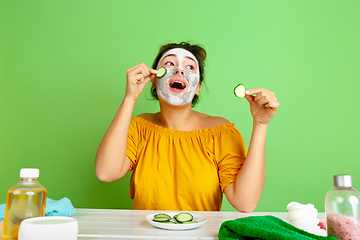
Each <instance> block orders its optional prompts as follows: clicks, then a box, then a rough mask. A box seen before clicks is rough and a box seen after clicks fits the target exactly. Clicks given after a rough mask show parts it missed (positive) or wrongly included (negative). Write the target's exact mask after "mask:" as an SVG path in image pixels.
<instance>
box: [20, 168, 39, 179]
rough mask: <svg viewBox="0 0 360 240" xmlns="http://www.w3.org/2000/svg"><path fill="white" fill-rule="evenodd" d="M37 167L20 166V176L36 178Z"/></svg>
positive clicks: (37, 175) (37, 174) (37, 173)
mask: <svg viewBox="0 0 360 240" xmlns="http://www.w3.org/2000/svg"><path fill="white" fill-rule="evenodd" d="M39 173H40V171H39V169H37V168H22V169H21V170H20V178H38V177H39Z"/></svg>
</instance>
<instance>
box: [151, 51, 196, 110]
mask: <svg viewBox="0 0 360 240" xmlns="http://www.w3.org/2000/svg"><path fill="white" fill-rule="evenodd" d="M170 54H174V55H176V57H177V61H178V64H177V66H172V67H169V66H165V67H166V68H167V73H166V75H165V76H163V77H162V78H157V79H156V83H155V84H156V92H157V94H158V96H160V97H161V98H162V99H164V100H165V101H166V102H168V103H169V104H171V105H173V106H179V105H183V104H186V103H189V102H191V101H192V99H193V98H194V95H195V92H196V89H197V87H198V85H199V82H200V73H199V63H198V60H197V59H196V57H195V56H194V55H193V54H192V53H191V52H189V51H187V50H185V49H182V48H174V49H171V50H169V51H167V52H166V53H164V55H163V56H162V57H161V59H160V61H159V63H158V66H157V68H159V67H160V64H161V62H162V60H163V59H164V58H165V57H166V56H169V55H170ZM187 57H190V58H192V59H193V60H194V61H195V62H196V69H197V70H196V73H192V72H190V71H188V69H187V68H184V67H183V66H182V63H183V61H184V60H185V59H187ZM177 70H180V71H181V70H182V71H183V72H184V74H183V75H182V74H180V73H176V71H177ZM174 77H179V78H182V79H184V80H185V81H186V86H187V87H186V88H185V90H183V91H181V92H176V91H173V90H171V88H170V86H169V84H170V82H171V81H172V79H173V78H174Z"/></svg>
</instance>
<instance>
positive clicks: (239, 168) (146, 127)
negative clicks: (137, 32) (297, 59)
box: [95, 42, 279, 212]
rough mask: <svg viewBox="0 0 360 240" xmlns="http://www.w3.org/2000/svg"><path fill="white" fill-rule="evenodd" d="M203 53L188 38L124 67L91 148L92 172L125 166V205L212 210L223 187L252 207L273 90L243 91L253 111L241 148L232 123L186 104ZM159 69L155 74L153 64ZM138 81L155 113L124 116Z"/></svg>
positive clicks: (274, 104)
mask: <svg viewBox="0 0 360 240" xmlns="http://www.w3.org/2000/svg"><path fill="white" fill-rule="evenodd" d="M205 57H206V52H205V50H204V49H203V48H201V47H200V46H198V45H191V44H189V43H184V42H182V43H180V44H168V45H164V46H162V47H161V49H160V52H159V54H158V56H157V57H156V59H155V61H154V64H153V68H150V67H148V66H146V65H145V64H144V63H141V64H139V65H136V66H134V67H132V68H130V69H128V70H127V85H126V94H125V97H124V99H123V101H122V103H121V105H120V107H119V109H118V111H117V113H116V115H115V117H114V119H113V121H112V123H111V124H110V126H109V129H108V130H107V132H106V134H105V135H104V137H103V139H102V141H101V143H100V146H99V148H98V151H97V155H96V161H95V172H96V175H97V177H98V179H99V180H101V181H104V182H112V181H116V180H118V179H120V178H122V177H123V176H124V175H125V174H126V173H127V172H130V171H133V172H132V176H131V182H130V197H131V198H133V199H134V201H133V209H157V210H180V211H183V210H184V211H185V210H187V211H196V210H199V211H207V210H208V211H216V210H217V211H219V210H220V209H221V204H222V197H223V193H225V195H226V197H227V199H228V201H229V202H230V203H231V205H232V206H233V207H234V208H236V209H237V210H239V211H242V212H251V211H253V210H254V209H255V207H256V205H257V203H258V201H259V199H260V196H261V193H262V190H263V187H264V182H265V136H266V131H267V125H268V123H269V121H270V120H271V119H272V117H273V116H274V115H275V113H276V111H277V109H278V107H279V103H278V101H277V99H276V97H275V94H274V93H273V92H270V91H269V90H266V89H262V88H258V89H251V90H248V91H247V92H246V99H247V100H248V102H249V104H250V109H251V114H252V117H253V132H252V137H251V140H250V144H249V148H248V151H246V147H245V144H244V141H243V138H242V136H241V134H240V133H239V132H238V131H237V130H236V129H235V127H234V124H233V123H230V122H229V121H228V120H226V119H225V118H222V117H214V116H209V115H206V114H203V113H200V112H197V111H194V110H193V109H192V106H193V105H194V104H195V103H196V101H197V99H198V95H199V90H200V87H201V84H202V82H203V74H204V67H203V62H204V60H205ZM161 66H163V67H165V68H166V69H167V73H166V75H165V76H163V77H161V78H157V77H156V73H157V71H156V70H154V69H158V68H159V67H161ZM146 84H152V88H151V91H152V94H153V95H154V96H155V97H156V98H158V99H159V104H160V112H158V113H144V114H140V115H139V116H137V117H134V118H132V119H131V116H132V111H133V108H134V105H135V102H136V100H137V99H138V97H139V95H140V94H141V92H142V91H143V89H144V87H145V86H146Z"/></svg>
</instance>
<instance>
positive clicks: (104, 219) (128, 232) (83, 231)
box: [72, 209, 324, 240]
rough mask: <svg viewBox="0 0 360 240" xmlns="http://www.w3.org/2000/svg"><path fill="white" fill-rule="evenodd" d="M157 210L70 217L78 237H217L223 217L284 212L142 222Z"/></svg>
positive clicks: (78, 213)
mask: <svg viewBox="0 0 360 240" xmlns="http://www.w3.org/2000/svg"><path fill="white" fill-rule="evenodd" d="M158 212H165V213H166V212H167V211H152V210H146V211H145V210H110V209H76V211H75V213H74V215H73V216H72V217H73V218H75V219H77V220H78V223H79V235H78V240H85V239H86V240H106V239H123V240H136V239H148V240H155V239H179V240H185V239H218V237H217V235H218V232H219V228H220V225H221V223H223V222H224V221H226V220H233V219H236V218H241V217H248V216H264V215H273V216H276V217H278V218H281V219H283V220H284V221H286V217H287V213H286V212H253V213H240V212H192V213H195V214H200V215H203V216H205V217H206V218H207V219H208V221H207V222H206V223H205V224H204V225H203V226H201V227H200V228H197V229H192V230H185V231H171V230H164V229H160V228H156V227H153V226H152V225H150V224H149V223H148V222H147V221H146V219H145V218H146V216H147V215H149V214H152V213H158ZM190 213H191V212H190ZM319 218H324V214H321V213H320V214H319Z"/></svg>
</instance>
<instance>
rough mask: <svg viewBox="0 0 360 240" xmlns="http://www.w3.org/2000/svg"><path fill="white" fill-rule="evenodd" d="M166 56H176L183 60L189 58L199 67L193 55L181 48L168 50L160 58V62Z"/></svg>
mask: <svg viewBox="0 0 360 240" xmlns="http://www.w3.org/2000/svg"><path fill="white" fill-rule="evenodd" d="M168 56H176V57H177V58H178V59H181V60H183V59H184V58H189V59H192V60H193V61H194V62H195V63H196V64H197V65H199V63H198V61H197V59H196V57H195V56H194V54H192V53H191V52H190V51H188V50H186V49H183V48H173V49H170V50H169V51H167V52H165V53H164V55H163V56H162V58H161V60H160V62H161V61H162V60H163V59H164V58H165V57H168Z"/></svg>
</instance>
